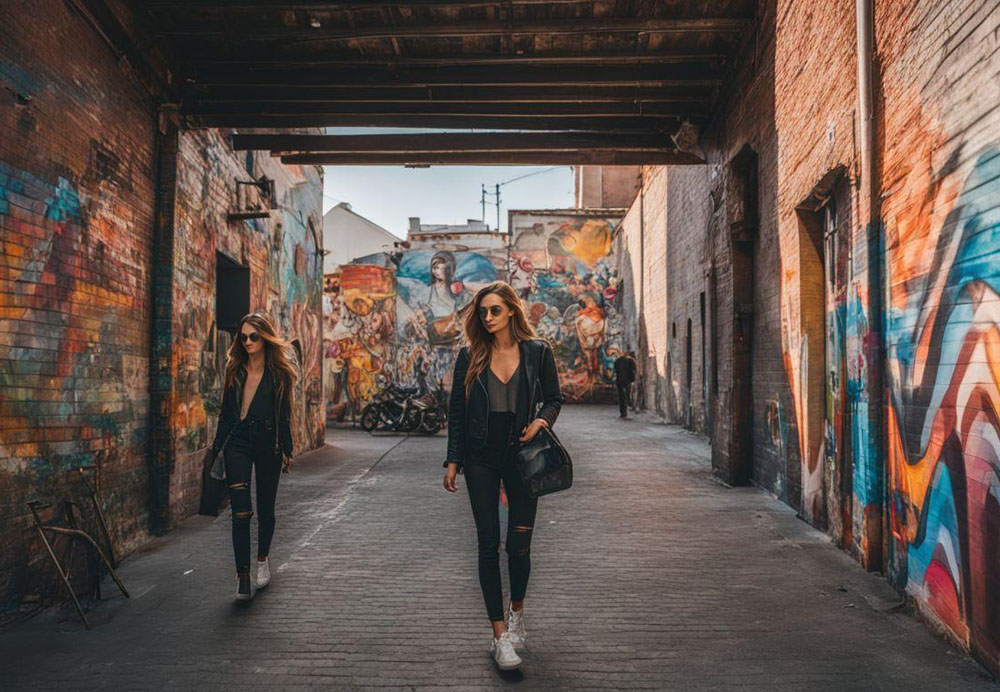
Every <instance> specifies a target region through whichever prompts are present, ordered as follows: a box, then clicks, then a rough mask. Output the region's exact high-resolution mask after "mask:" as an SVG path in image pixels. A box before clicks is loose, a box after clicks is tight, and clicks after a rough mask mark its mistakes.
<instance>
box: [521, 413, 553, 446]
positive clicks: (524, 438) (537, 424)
mask: <svg viewBox="0 0 1000 692" xmlns="http://www.w3.org/2000/svg"><path fill="white" fill-rule="evenodd" d="M547 427H549V424H548V423H546V422H545V421H544V420H543V419H541V418H536V419H535V420H533V421H531V422H530V423H528V427H526V428H525V429H524V432H523V433H522V434H521V437H520V438H518V439H519V440H520V441H521V442H531V441H532V440H533V439H535V435H537V434H538V431H539V430H541V429H542V428H547Z"/></svg>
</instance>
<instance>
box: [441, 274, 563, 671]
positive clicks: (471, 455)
mask: <svg viewBox="0 0 1000 692" xmlns="http://www.w3.org/2000/svg"><path fill="white" fill-rule="evenodd" d="M471 307H472V309H471V310H469V311H468V313H467V315H466V319H465V336H466V340H467V342H468V346H466V347H463V348H462V350H461V351H460V352H459V354H458V358H457V359H456V361H455V374H454V377H453V379H452V388H451V399H450V402H449V408H448V456H447V459H446V461H445V464H444V465H445V467H446V468H447V471H446V472H445V476H444V487H445V489H447V490H448V491H450V492H456V491H457V490H458V486H457V483H456V477H457V475H458V473H459V472H461V471H463V470H464V473H465V479H466V485H467V487H468V490H469V500H470V502H471V504H472V513H473V516H474V518H475V522H476V534H477V536H478V540H479V584H480V587H481V588H482V592H483V599H484V600H485V602H486V611H487V615H488V616H489V618H490V621H491V624H492V626H493V646H492V648H491V654H492V655H493V658H494V660H495V661H496V663H497V665H498V666H499V667H500V668H501V669H503V670H509V669H511V668H517V667H518V666H519V665H520V663H521V659H520V658H519V657H518V655H517V653H516V651H517V650H520V649H522V648H523V647H524V644H525V630H524V612H523V605H524V595H525V590H526V589H527V586H528V575H529V572H530V570H531V557H530V554H529V552H530V547H531V534H532V531H533V529H534V525H535V512H536V509H537V503H538V501H537V500H536V499H535V498H532V497H531V496H530V495H528V493H527V491H526V490H525V488H524V484H523V482H522V481H521V477H520V475H519V473H518V470H517V468H516V466H515V464H514V460H513V456H514V453H515V452H516V451H517V447H518V444H519V443H522V442H527V441H529V440H531V439H532V438H533V437H534V436H535V435H536V434H537V433H538V431H539V430H540V429H541V428H542V427H543V426H546V427H550V426H552V425H553V424H554V423H555V421H556V417H557V416H558V415H559V408H560V406H561V405H562V395H561V394H560V392H559V377H558V374H557V372H556V363H555V358H553V356H552V350H551V349H550V348H549V346H548V344H547V343H546V342H545V341H542V340H539V339H537V338H536V336H535V332H534V330H533V329H532V327H531V325H530V323H529V322H528V320H527V318H526V317H525V311H524V306H523V304H522V303H521V299H520V298H519V297H518V295H517V293H516V292H515V291H514V290H513V289H512V288H511V287H510V286H509V285H508V284H507V283H505V282H503V281H498V282H495V283H492V284H489V285H488V286H485V287H483V288H482V289H480V290H479V292H478V293H476V297H475V299H474V300H473V302H472V306H471ZM501 482H503V487H504V490H505V491H506V494H507V500H508V505H509V512H508V523H507V538H506V551H507V566H508V570H509V574H510V607H509V608H508V609H507V613H506V618H505V616H504V609H503V593H502V589H501V582H500V557H499V548H500V520H499V508H498V504H499V495H500V483H501Z"/></svg>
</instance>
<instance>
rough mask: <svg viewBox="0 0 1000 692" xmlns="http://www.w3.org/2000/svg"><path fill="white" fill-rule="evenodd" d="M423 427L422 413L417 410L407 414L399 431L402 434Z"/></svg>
mask: <svg viewBox="0 0 1000 692" xmlns="http://www.w3.org/2000/svg"><path fill="white" fill-rule="evenodd" d="M420 425H421V420H420V412H419V411H418V410H416V409H410V410H409V411H407V412H406V417H405V418H404V419H403V421H402V422H401V423H400V424H399V427H398V428H397V430H399V431H400V432H413V431H414V430H416V429H417V428H419V427H420Z"/></svg>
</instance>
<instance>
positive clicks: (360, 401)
mask: <svg viewBox="0 0 1000 692" xmlns="http://www.w3.org/2000/svg"><path fill="white" fill-rule="evenodd" d="M323 301H324V303H323V320H324V328H323V350H324V357H325V358H326V373H325V376H326V392H327V396H326V402H327V414H326V415H327V418H328V419H337V420H341V419H343V418H344V417H345V416H348V415H350V416H356V415H357V414H359V413H360V412H361V408H362V407H363V406H364V405H365V404H367V403H368V402H369V401H371V399H372V397H373V396H374V395H375V394H376V393H378V391H379V389H380V388H381V385H380V384H379V381H378V378H379V376H380V375H383V374H384V373H385V371H386V364H387V363H388V362H389V360H390V358H391V356H392V337H393V334H394V332H395V327H394V325H395V320H396V281H395V272H394V271H393V270H392V269H390V268H386V267H378V266H374V265H365V264H345V265H342V266H341V268H340V271H339V272H336V273H334V274H327V275H326V277H325V278H324V289H323Z"/></svg>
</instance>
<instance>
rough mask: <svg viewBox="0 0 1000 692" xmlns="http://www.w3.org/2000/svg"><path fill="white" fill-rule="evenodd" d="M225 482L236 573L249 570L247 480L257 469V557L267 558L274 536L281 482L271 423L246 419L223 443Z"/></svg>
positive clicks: (251, 512) (248, 485)
mask: <svg viewBox="0 0 1000 692" xmlns="http://www.w3.org/2000/svg"><path fill="white" fill-rule="evenodd" d="M225 462H226V483H227V484H228V485H229V502H230V504H231V506H232V516H233V553H234V555H235V557H236V571H237V572H239V571H246V570H249V569H250V520H251V518H252V517H253V505H252V504H251V502H250V478H251V473H252V470H253V469H254V468H256V469H257V554H258V555H259V556H261V557H267V554H268V552H269V551H270V550H271V539H272V538H273V537H274V501H275V499H276V498H277V496H278V481H279V480H280V479H281V458H280V456H279V457H275V455H274V423H273V422H271V421H270V420H262V419H259V418H246V419H244V420H242V421H240V422H238V423H237V424H236V429H235V430H234V431H233V435H232V437H230V438H229V442H227V443H226V450H225Z"/></svg>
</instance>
